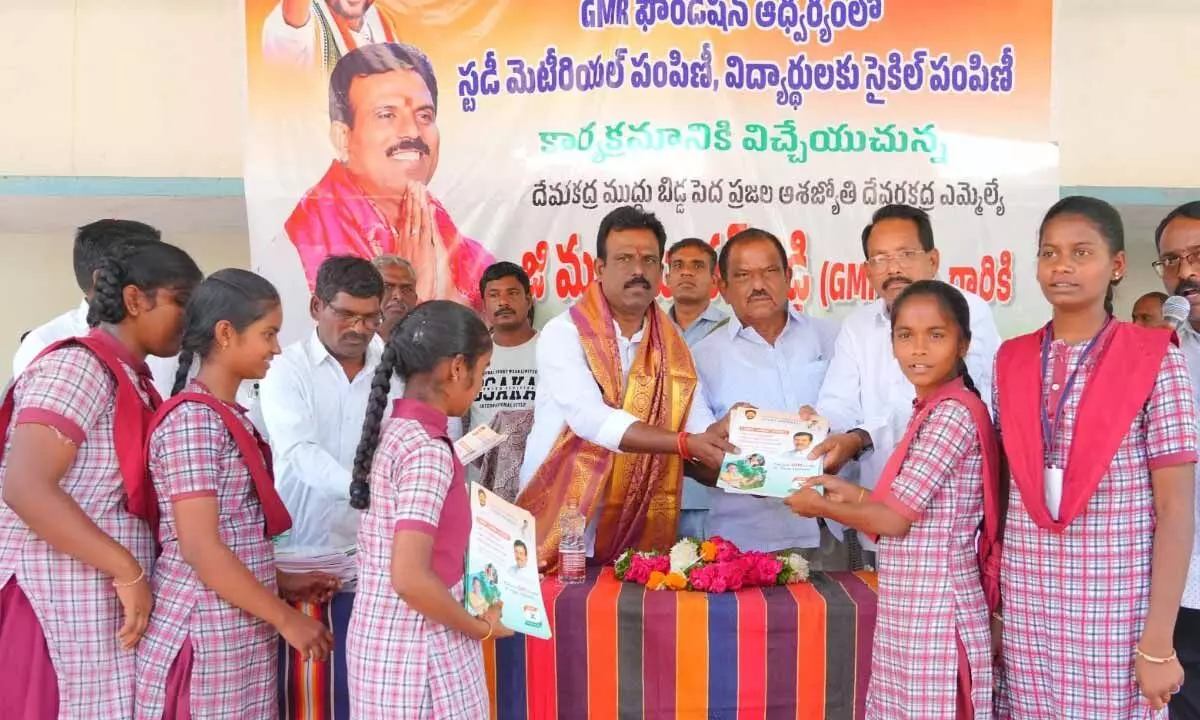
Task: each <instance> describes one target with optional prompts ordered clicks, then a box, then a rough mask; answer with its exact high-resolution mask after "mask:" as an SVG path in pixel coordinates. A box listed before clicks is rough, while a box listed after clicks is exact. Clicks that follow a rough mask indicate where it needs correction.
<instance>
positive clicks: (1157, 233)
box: [1154, 200, 1200, 251]
mask: <svg viewBox="0 0 1200 720" xmlns="http://www.w3.org/2000/svg"><path fill="white" fill-rule="evenodd" d="M1176 218H1186V219H1188V220H1200V200H1192V201H1191V202H1185V203H1184V204H1182V205H1180V206H1179V207H1177V208H1175V209H1174V210H1172V211H1171V212H1169V213H1167V216H1166V217H1165V218H1163V219H1162V222H1160V223H1159V224H1158V227H1157V228H1155V230H1154V250H1155V251H1159V250H1162V236H1163V233H1164V232H1166V231H1167V226H1168V225H1170V224H1171V221H1172V220H1174V219H1176Z"/></svg>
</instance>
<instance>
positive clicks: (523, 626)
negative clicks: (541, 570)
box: [463, 483, 550, 640]
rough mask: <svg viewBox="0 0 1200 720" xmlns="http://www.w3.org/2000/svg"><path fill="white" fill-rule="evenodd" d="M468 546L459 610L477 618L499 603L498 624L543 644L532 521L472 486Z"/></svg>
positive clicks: (545, 629)
mask: <svg viewBox="0 0 1200 720" xmlns="http://www.w3.org/2000/svg"><path fill="white" fill-rule="evenodd" d="M471 521H472V522H471V540H470V543H469V544H468V546H467V578H466V587H465V589H464V592H463V604H464V605H466V607H467V611H468V612H470V613H471V614H472V615H474V616H476V617H478V616H480V615H482V614H484V613H485V612H487V609H488V608H489V607H491V606H492V605H494V604H495V603H497V602H499V603H503V605H502V606H501V609H500V622H502V623H504V625H505V627H507V628H509V629H510V630H512V631H513V632H519V633H524V634H526V635H532V636H533V637H537V638H542V639H543V640H544V639H547V638H549V637H550V623H549V622H548V621H547V619H546V606H545V604H544V603H543V602H542V583H541V578H540V577H538V569H537V534H536V530H535V528H536V526H535V524H534V520H533V515H531V514H530V513H529V511H528V510H524V509H522V508H519V507H517V506H516V505H513V504H512V503H510V502H507V501H505V500H504V498H502V497H500V496H499V495H496V494H495V493H493V492H489V491H488V490H487V488H485V487H484V486H482V485H480V484H479V483H471Z"/></svg>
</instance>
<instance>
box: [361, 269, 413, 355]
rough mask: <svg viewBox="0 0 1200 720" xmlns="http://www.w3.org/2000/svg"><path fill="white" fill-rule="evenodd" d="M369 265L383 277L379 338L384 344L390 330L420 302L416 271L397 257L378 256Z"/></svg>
mask: <svg viewBox="0 0 1200 720" xmlns="http://www.w3.org/2000/svg"><path fill="white" fill-rule="evenodd" d="M371 264H373V265H374V266H375V269H376V270H378V271H379V274H380V275H381V276H382V277H383V324H382V325H380V326H379V337H380V338H382V339H383V341H384V342H385V343H386V342H387V339H388V335H390V334H391V332H392V328H394V327H396V324H397V323H399V322H400V321H401V320H403V319H404V316H405V315H407V314H408V313H409V311H410V310H412V309H413V308H415V307H416V306H417V303H419V302H421V300H420V298H418V297H417V271H416V270H414V269H413V266H412V263H410V262H409V261H407V260H405V259H404V258H402V257H400V256H399V255H379V256H377V257H376V258H375V259H374V260H372V261H371Z"/></svg>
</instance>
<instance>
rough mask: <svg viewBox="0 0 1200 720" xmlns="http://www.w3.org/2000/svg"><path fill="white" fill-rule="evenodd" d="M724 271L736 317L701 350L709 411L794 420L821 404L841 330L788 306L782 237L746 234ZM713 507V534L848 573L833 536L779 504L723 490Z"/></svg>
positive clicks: (726, 251) (727, 249)
mask: <svg viewBox="0 0 1200 720" xmlns="http://www.w3.org/2000/svg"><path fill="white" fill-rule="evenodd" d="M718 265H719V267H720V269H721V273H720V276H721V283H720V287H721V294H722V295H723V296H724V298H725V301H726V302H727V303H729V305H730V306H731V307H732V308H733V311H734V317H733V318H732V319H731V320H730V321H729V323H728V324H727V325H726V326H725V327H723V328H721V329H719V330H716V331H715V332H713V333H712V334H711V335H709V336H708V337H706V338H705V339H704V340H701V341H700V342H699V343H698V344H697V345H696V346H695V347H694V348H693V349H692V352H693V353H694V355H695V358H696V368H697V369H698V370H699V371H700V378H701V380H702V381H703V383H704V388H705V401H706V403H707V405H708V409H709V410H710V411H711V412H712V414H713V415H714V416H718V417H719V416H723V415H726V414H727V413H728V412H729V410H730V409H732V408H733V407H734V406H735V405H737V404H738V403H740V402H745V403H749V404H750V405H753V406H755V407H758V408H763V409H767V410H780V411H787V412H796V411H798V410H799V409H800V408H801V407H803V406H805V405H811V404H812V403H814V402H816V399H817V393H818V391H819V390H820V388H821V381H822V380H823V379H824V378H825V372H826V369H827V368H828V367H829V358H830V356H831V355H832V354H833V346H834V341H835V338H836V337H837V333H838V328H837V325H836V324H834V323H832V322H830V321H828V320H822V319H818V318H814V317H810V316H807V315H803V314H801V313H799V312H796V311H795V310H794V309H792V308H791V307H790V306H789V305H788V299H787V291H788V285H789V284H790V283H791V280H792V269H791V265H790V264H789V262H788V258H787V252H786V251H785V250H784V247H783V244H782V243H781V242H780V241H779V238H777V237H775V236H774V235H772V234H771V233H769V232H766V231H765V230H759V229H757V228H749V229H747V230H743V231H742V232H740V233H737V234H736V235H734V236H733V237H731V238H730V239H729V240H728V242H726V243H725V246H724V247H723V248H721V255H720V258H719V259H718ZM743 449H744V448H743ZM711 500H712V508H711V509H710V510H709V513H708V533H709V534H710V535H720V536H721V537H723V538H726V539H728V540H731V541H733V542H734V543H735V544H736V545H737V546H738V547H740V548H742V549H743V550H761V551H767V552H770V551H777V550H790V549H798V550H800V551H801V552H802V553H803V554H804V556H805V557H806V559H808V560H809V562H810V563H811V564H812V567H813V569H815V570H841V569H845V566H846V562H845V560H844V558H845V552H844V548H842V547H841V544H840V543H839V542H837V541H836V540H835V538H834V536H833V535H832V534H831V533H830V532H829V531H826V530H822V529H821V526H820V523H818V521H816V520H813V519H811V518H803V517H798V516H797V515H795V514H794V513H792V511H791V510H789V509H788V508H787V506H786V505H784V504H783V501H781V500H780V499H778V498H762V497H753V496H750V495H737V494H733V493H724V492H720V491H714V492H713V493H712V498H711Z"/></svg>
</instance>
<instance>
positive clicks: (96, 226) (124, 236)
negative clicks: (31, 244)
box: [71, 220, 162, 295]
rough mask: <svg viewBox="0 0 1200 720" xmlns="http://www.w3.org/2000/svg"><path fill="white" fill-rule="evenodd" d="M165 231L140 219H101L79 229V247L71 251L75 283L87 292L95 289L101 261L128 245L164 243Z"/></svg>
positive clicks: (76, 246)
mask: <svg viewBox="0 0 1200 720" xmlns="http://www.w3.org/2000/svg"><path fill="white" fill-rule="evenodd" d="M161 240H162V233H161V232H159V230H158V229H157V228H153V227H150V226H149V225H147V224H146V223H141V222H138V221H136V220H97V221H96V222H93V223H88V224H87V225H84V226H82V227H80V228H79V229H77V230H76V231H75V248H74V249H73V250H72V252H71V264H72V265H73V266H74V269H75V282H76V284H78V285H79V289H80V290H82V291H83V294H84V295H87V294H89V293H90V292H92V288H93V285H92V282H93V279H94V278H95V275H96V270H98V269H99V268H100V262H101V261H102V260H103V259H104V258H106V257H108V256H109V255H112V254H113V252H115V251H116V250H117V249H118V248H120V247H122V246H124V245H139V244H141V245H144V244H146V243H151V242H160V241H161Z"/></svg>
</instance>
